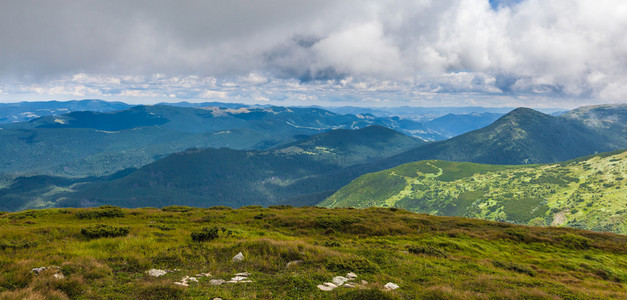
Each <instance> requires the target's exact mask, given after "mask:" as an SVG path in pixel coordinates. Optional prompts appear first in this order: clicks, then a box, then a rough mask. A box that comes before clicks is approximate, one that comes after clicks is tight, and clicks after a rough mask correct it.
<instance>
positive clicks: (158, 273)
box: [146, 269, 168, 277]
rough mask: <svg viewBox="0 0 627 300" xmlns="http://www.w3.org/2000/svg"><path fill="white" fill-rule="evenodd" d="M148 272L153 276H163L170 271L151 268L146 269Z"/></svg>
mask: <svg viewBox="0 0 627 300" xmlns="http://www.w3.org/2000/svg"><path fill="white" fill-rule="evenodd" d="M146 273H148V275H149V276H152V277H160V276H163V275H165V274H168V271H166V270H159V269H150V270H148V271H146Z"/></svg>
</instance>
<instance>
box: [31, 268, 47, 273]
mask: <svg viewBox="0 0 627 300" xmlns="http://www.w3.org/2000/svg"><path fill="white" fill-rule="evenodd" d="M46 269H48V267H39V268H32V269H31V270H30V271H31V272H33V273H35V274H37V275H39V273H41V272H43V271H45V270H46Z"/></svg>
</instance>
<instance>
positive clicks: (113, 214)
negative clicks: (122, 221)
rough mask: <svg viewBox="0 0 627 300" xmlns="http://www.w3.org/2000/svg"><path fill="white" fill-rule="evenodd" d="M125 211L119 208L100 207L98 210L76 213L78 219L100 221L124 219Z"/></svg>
mask: <svg viewBox="0 0 627 300" xmlns="http://www.w3.org/2000/svg"><path fill="white" fill-rule="evenodd" d="M123 217H124V211H122V209H121V208H119V207H115V206H113V207H109V206H107V207H104V206H103V207H99V208H96V209H90V210H84V211H80V212H78V213H76V218H78V219H81V220H82V219H88V220H91V219H100V218H123Z"/></svg>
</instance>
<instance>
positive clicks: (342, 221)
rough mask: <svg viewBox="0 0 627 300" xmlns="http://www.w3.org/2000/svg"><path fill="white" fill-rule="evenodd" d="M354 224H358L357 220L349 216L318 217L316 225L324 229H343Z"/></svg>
mask: <svg viewBox="0 0 627 300" xmlns="http://www.w3.org/2000/svg"><path fill="white" fill-rule="evenodd" d="M353 223H357V219H355V218H353V217H349V216H333V215H328V216H320V217H316V224H317V225H318V226H319V227H322V228H333V229H342V228H345V227H347V226H348V225H351V224H353Z"/></svg>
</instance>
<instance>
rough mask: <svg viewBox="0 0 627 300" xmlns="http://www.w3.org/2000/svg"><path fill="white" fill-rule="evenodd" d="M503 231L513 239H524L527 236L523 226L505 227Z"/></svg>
mask: <svg viewBox="0 0 627 300" xmlns="http://www.w3.org/2000/svg"><path fill="white" fill-rule="evenodd" d="M505 233H507V235H509V236H510V237H512V239H513V240H516V241H524V240H525V239H526V238H527V234H528V231H527V229H524V228H516V227H514V228H507V229H505Z"/></svg>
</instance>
